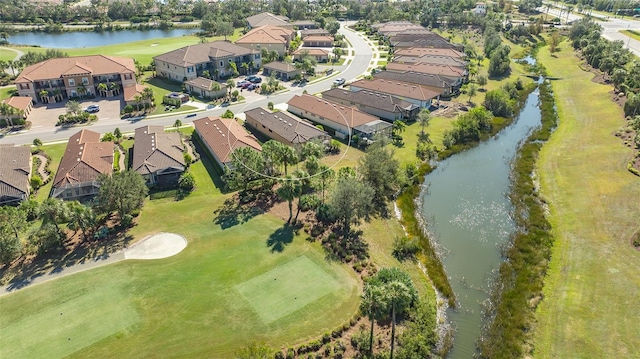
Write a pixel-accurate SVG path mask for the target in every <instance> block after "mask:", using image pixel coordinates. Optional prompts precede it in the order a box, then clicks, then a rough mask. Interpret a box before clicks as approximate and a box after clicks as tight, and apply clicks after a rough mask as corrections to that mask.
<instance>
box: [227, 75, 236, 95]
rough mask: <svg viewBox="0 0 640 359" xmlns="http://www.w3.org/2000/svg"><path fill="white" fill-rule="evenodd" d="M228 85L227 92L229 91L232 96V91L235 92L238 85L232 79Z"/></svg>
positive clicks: (228, 81)
mask: <svg viewBox="0 0 640 359" xmlns="http://www.w3.org/2000/svg"><path fill="white" fill-rule="evenodd" d="M226 83H227V90H229V96H231V91H233V89H234V88H235V87H236V83H235V82H233V80H232V79H228V80H227V82H226Z"/></svg>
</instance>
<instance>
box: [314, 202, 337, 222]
mask: <svg viewBox="0 0 640 359" xmlns="http://www.w3.org/2000/svg"><path fill="white" fill-rule="evenodd" d="M316 219H317V220H318V221H319V222H322V223H334V222H335V221H337V220H338V215H337V213H336V211H335V209H334V208H333V207H331V205H329V204H327V203H322V204H320V205H319V206H318V210H317V211H316Z"/></svg>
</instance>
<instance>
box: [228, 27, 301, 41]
mask: <svg viewBox="0 0 640 359" xmlns="http://www.w3.org/2000/svg"><path fill="white" fill-rule="evenodd" d="M293 34H294V31H293V30H292V29H285V28H283V27H279V26H273V25H264V26H260V27H258V28H255V29H252V30H251V31H249V32H247V33H246V34H245V35H244V36H242V37H241V38H239V39H238V40H236V44H286V43H287V42H288V41H289V40H290V39H291V38H292V37H293Z"/></svg>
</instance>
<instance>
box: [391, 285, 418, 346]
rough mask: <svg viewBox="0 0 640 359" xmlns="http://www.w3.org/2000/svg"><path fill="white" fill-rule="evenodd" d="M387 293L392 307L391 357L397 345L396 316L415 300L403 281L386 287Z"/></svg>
mask: <svg viewBox="0 0 640 359" xmlns="http://www.w3.org/2000/svg"><path fill="white" fill-rule="evenodd" d="M385 287H386V293H387V296H388V300H389V304H390V306H391V355H390V356H389V359H393V349H394V347H395V343H396V314H397V313H398V312H402V311H403V310H405V309H406V308H407V307H409V305H410V304H411V303H412V301H413V300H414V295H412V294H413V293H412V291H411V289H410V288H409V287H408V286H407V285H406V284H404V283H403V282H401V281H393V282H391V283H388V284H387V285H386V286H385Z"/></svg>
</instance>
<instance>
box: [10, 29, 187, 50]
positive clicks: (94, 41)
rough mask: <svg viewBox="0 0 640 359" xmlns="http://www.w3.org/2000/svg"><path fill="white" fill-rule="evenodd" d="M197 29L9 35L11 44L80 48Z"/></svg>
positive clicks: (168, 35)
mask: <svg viewBox="0 0 640 359" xmlns="http://www.w3.org/2000/svg"><path fill="white" fill-rule="evenodd" d="M196 31H197V29H170V30H158V29H153V30H121V31H105V32H93V31H72V32H63V33H59V34H47V33H43V32H19V33H16V34H12V35H11V36H10V37H9V42H10V43H11V44H21V45H37V46H40V47H47V48H80V47H95V46H105V45H113V44H121V43H125V42H131V41H140V40H150V39H156V38H162V37H176V36H184V35H189V34H192V33H194V32H196Z"/></svg>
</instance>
